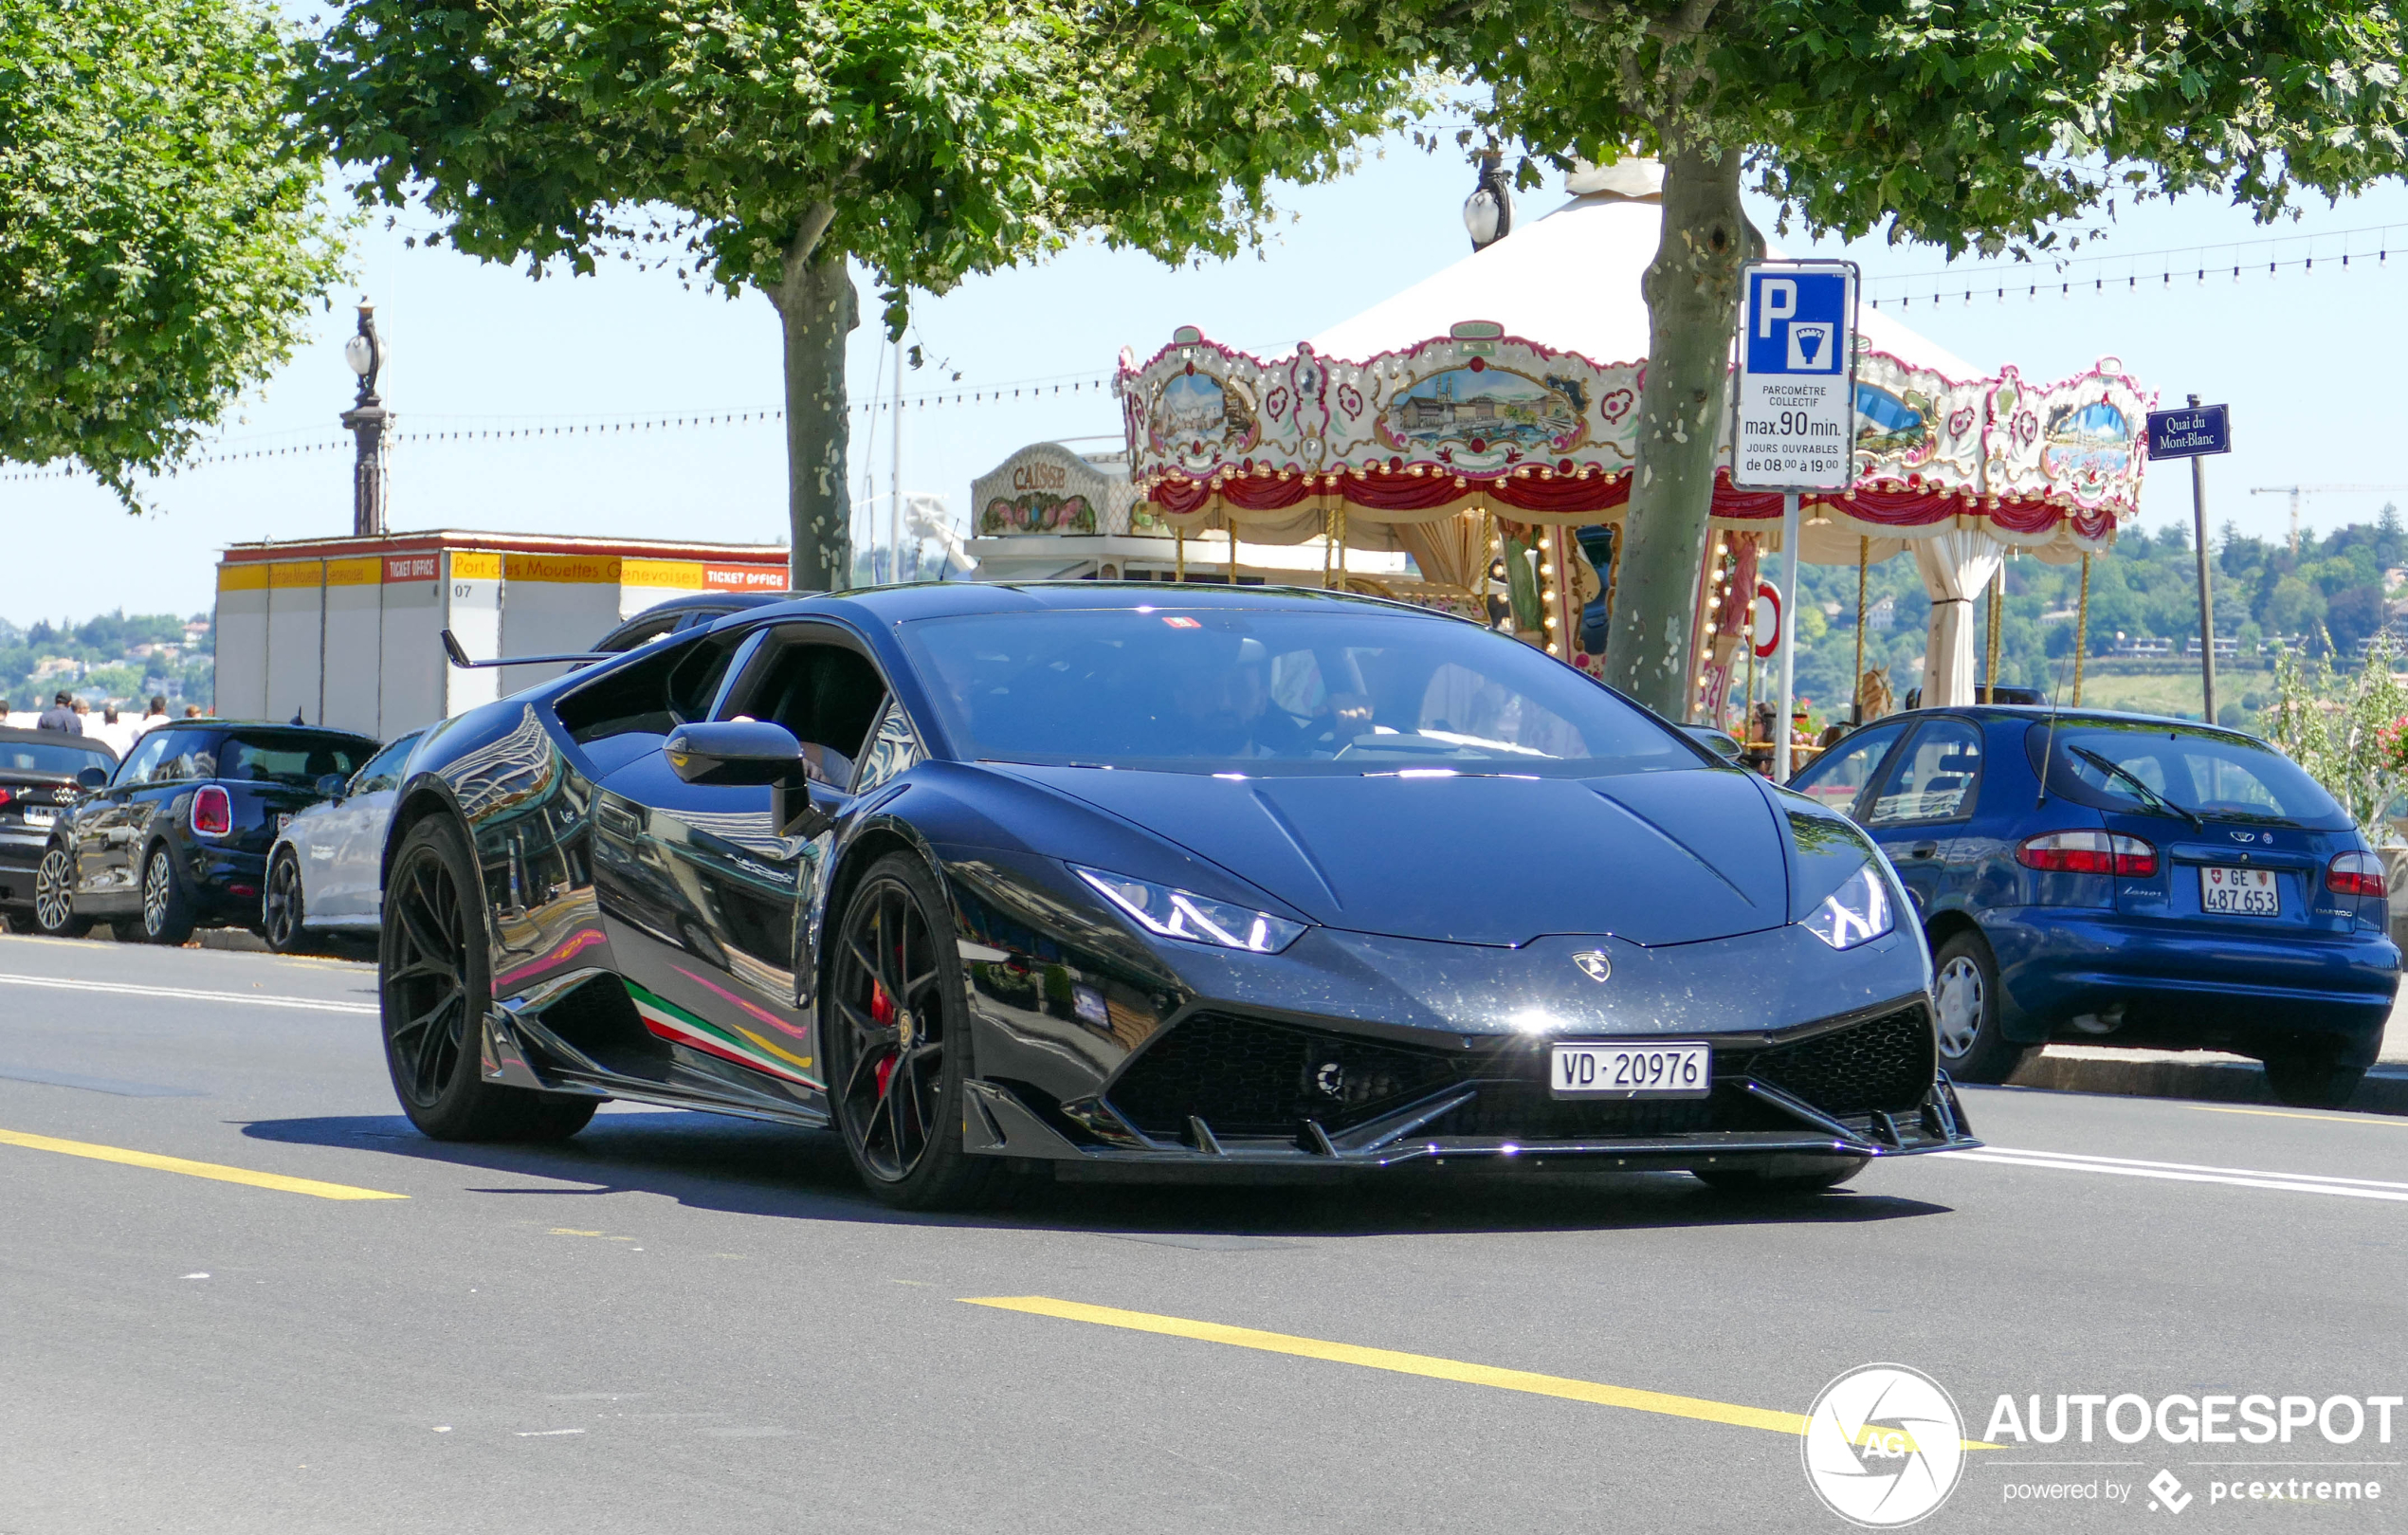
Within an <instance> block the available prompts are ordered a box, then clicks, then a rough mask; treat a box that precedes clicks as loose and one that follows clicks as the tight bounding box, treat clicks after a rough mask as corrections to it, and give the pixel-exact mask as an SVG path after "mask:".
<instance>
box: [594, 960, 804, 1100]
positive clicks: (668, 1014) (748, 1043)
mask: <svg viewBox="0 0 2408 1535" xmlns="http://www.w3.org/2000/svg"><path fill="white" fill-rule="evenodd" d="M627 990H628V996H629V999H630V1000H632V1001H633V1002H634V1003H635V1011H636V1014H637V1015H638V1016H639V1017H641V1018H642V1019H643V1020H644V1027H645V1028H646V1029H648V1030H649V1031H650V1032H652V1033H653V1034H655V1035H657V1036H658V1037H660V1038H662V1039H666V1040H667V1041H669V1042H670V1043H671V1044H675V1045H684V1046H685V1047H686V1048H687V1049H689V1050H699V1051H702V1052H703V1053H704V1054H706V1055H716V1056H718V1057H719V1058H720V1059H721V1060H723V1061H733V1062H735V1063H736V1064H737V1065H739V1066H745V1067H750V1068H752V1069H754V1070H756V1071H765V1072H767V1073H768V1074H769V1075H771V1076H774V1077H776V1078H778V1079H779V1080H781V1081H785V1082H798V1083H801V1084H802V1085H803V1086H804V1087H817V1088H822V1089H825V1087H826V1086H827V1084H825V1083H823V1082H820V1081H819V1080H818V1079H816V1078H814V1077H812V1076H811V1075H810V1074H809V1073H808V1072H807V1071H805V1070H804V1069H803V1068H807V1067H809V1066H810V1065H811V1064H812V1063H811V1058H810V1057H809V1056H804V1055H794V1054H790V1053H789V1052H787V1051H782V1050H779V1049H778V1048H777V1047H776V1046H775V1045H773V1044H771V1043H770V1042H769V1041H767V1040H765V1039H762V1038H759V1037H758V1036H757V1035H755V1034H753V1033H751V1032H748V1031H746V1030H741V1029H736V1030H730V1029H724V1028H721V1026H720V1025H718V1024H715V1023H713V1022H711V1021H710V1020H709V1019H707V1018H703V1017H701V1016H698V1015H697V1014H693V1013H690V1012H688V1011H686V1010H685V1009H684V1008H682V1007H679V1006H678V1005H677V1004H676V1003H674V1002H672V1001H670V1000H669V999H668V998H666V997H665V996H661V995H660V994H659V993H657V992H650V991H647V990H646V989H645V988H643V987H641V986H638V985H637V984H636V983H635V982H633V981H631V980H630V981H628V982H627Z"/></svg>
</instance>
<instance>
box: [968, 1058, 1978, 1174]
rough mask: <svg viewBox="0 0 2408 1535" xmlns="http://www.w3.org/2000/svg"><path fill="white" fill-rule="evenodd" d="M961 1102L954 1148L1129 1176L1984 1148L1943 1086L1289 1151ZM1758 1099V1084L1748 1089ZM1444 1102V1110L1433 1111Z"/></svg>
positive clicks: (1269, 1143)
mask: <svg viewBox="0 0 2408 1535" xmlns="http://www.w3.org/2000/svg"><path fill="white" fill-rule="evenodd" d="M967 1086H968V1088H969V1091H968V1093H967V1094H966V1095H965V1100H966V1101H965V1103H964V1116H963V1118H964V1124H963V1136H962V1139H963V1143H964V1145H965V1146H966V1147H967V1149H969V1150H971V1151H974V1152H981V1153H985V1154H988V1155H991V1156H1002V1157H1031V1158H1037V1159H1041V1160H1052V1161H1078V1162H1096V1163H1124V1164H1129V1165H1133V1166H1208V1167H1243V1166H1249V1165H1252V1166H1264V1167H1268V1166H1286V1167H1309V1166H1322V1167H1335V1166H1356V1167H1386V1166H1391V1165H1395V1164H1397V1163H1401V1162H1409V1161H1424V1160H1444V1159H1447V1158H1450V1157H1461V1158H1491V1159H1502V1158H1533V1159H1541V1158H1550V1157H1562V1158H1579V1159H1587V1160H1599V1159H1614V1160H1619V1161H1623V1162H1630V1161H1633V1160H1635V1161H1640V1162H1644V1163H1648V1164H1652V1165H1669V1166H1696V1165H1703V1164H1709V1163H1711V1162H1713V1161H1715V1160H1718V1159H1720V1158H1722V1157H1725V1156H1728V1157H1733V1158H1738V1159H1742V1160H1747V1159H1753V1158H1759V1157H1766V1156H1781V1155H1807V1156H1825V1157H1830V1156H1838V1157H1869V1158H1880V1157H1913V1156H1922V1155H1925V1154H1926V1153H1929V1152H1934V1151H1968V1150H1972V1149H1974V1148H1976V1147H1978V1146H1979V1145H1980V1144H1981V1142H1979V1141H1978V1140H1976V1139H1975V1138H1974V1136H1973V1134H1972V1131H1971V1128H1970V1126H1968V1124H1966V1121H1965V1117H1964V1109H1963V1106H1961V1104H1959V1103H1958V1101H1957V1094H1956V1089H1955V1087H1953V1086H1952V1085H1951V1084H1950V1083H1949V1081H1948V1079H1947V1078H1946V1077H1945V1076H1944V1075H1943V1076H1941V1077H1940V1078H1939V1079H1938V1080H1937V1081H1935V1082H1934V1083H1933V1085H1932V1089H1931V1092H1930V1093H1929V1094H1928V1095H1927V1096H1926V1097H1925V1100H1924V1103H1923V1104H1922V1106H1920V1107H1919V1108H1918V1109H1917V1110H1916V1111H1915V1112H1914V1113H1913V1114H1911V1115H1906V1116H1897V1115H1889V1114H1873V1115H1870V1116H1857V1117H1860V1118H1862V1119H1863V1120H1864V1125H1863V1127H1862V1128H1861V1129H1860V1128H1858V1127H1857V1126H1856V1125H1855V1124H1852V1123H1849V1122H1847V1121H1841V1120H1834V1119H1832V1118H1831V1117H1829V1116H1827V1115H1824V1114H1822V1113H1820V1112H1819V1111H1817V1110H1815V1109H1812V1108H1809V1107H1807V1106H1804V1105H1801V1104H1798V1103H1797V1100H1795V1099H1792V1098H1789V1097H1788V1096H1787V1095H1786V1094H1782V1093H1779V1091H1778V1090H1775V1089H1765V1090H1764V1093H1763V1095H1764V1096H1765V1098H1766V1101H1767V1102H1768V1103H1770V1104H1771V1105H1772V1106H1776V1107H1779V1108H1782V1109H1784V1110H1786V1111H1788V1112H1790V1113H1792V1114H1793V1115H1794V1116H1795V1117H1797V1118H1798V1119H1799V1121H1800V1124H1799V1128H1798V1131H1797V1132H1790V1131H1784V1130H1710V1131H1699V1132H1694V1133H1687V1134H1679V1135H1664V1136H1648V1137H1631V1138H1625V1139H1616V1138H1613V1137H1599V1138H1595V1139H1583V1140H1566V1141H1546V1140H1527V1139H1521V1138H1507V1137H1497V1136H1415V1135H1414V1134H1413V1133H1412V1129H1413V1127H1411V1126H1407V1127H1404V1128H1401V1129H1399V1128H1397V1127H1396V1126H1397V1122H1398V1121H1401V1120H1406V1119H1409V1118H1410V1119H1416V1120H1418V1122H1419V1123H1421V1124H1428V1123H1430V1122H1432V1121H1433V1120H1435V1119H1438V1118H1440V1117H1442V1116H1443V1115H1444V1114H1445V1113H1446V1112H1447V1111H1448V1110H1450V1109H1451V1108H1452V1107H1454V1106H1455V1102H1456V1101H1455V1100H1454V1099H1453V1098H1452V1096H1451V1094H1448V1095H1440V1099H1433V1100H1432V1101H1431V1102H1429V1103H1427V1104H1424V1105H1417V1106H1413V1107H1409V1108H1407V1109H1404V1110H1400V1111H1399V1112H1398V1113H1397V1114H1396V1115H1392V1116H1390V1117H1389V1119H1387V1120H1385V1121H1378V1122H1375V1123H1373V1124H1366V1125H1359V1126H1357V1127H1355V1128H1354V1129H1352V1130H1349V1131H1347V1132H1346V1133H1344V1134H1342V1135H1339V1136H1335V1137H1333V1136H1331V1135H1330V1134H1328V1133H1327V1132H1325V1131H1323V1130H1322V1128H1321V1126H1319V1125H1318V1124H1314V1123H1312V1122H1311V1121H1306V1122H1305V1124H1304V1133H1303V1134H1301V1135H1300V1136H1299V1137H1298V1138H1297V1139H1296V1140H1294V1141H1287V1140H1279V1139H1266V1138H1244V1139H1240V1138H1234V1137H1231V1138H1223V1137H1219V1136H1216V1135H1214V1134H1213V1132H1212V1129H1211V1127H1210V1126H1209V1125H1203V1124H1197V1125H1195V1129H1194V1131H1193V1142H1192V1143H1191V1142H1177V1141H1164V1140H1161V1139H1159V1138H1158V1137H1152V1136H1146V1135H1143V1134H1140V1133H1138V1132H1136V1131H1135V1130H1127V1131H1126V1133H1125V1137H1124V1139H1122V1141H1121V1142H1120V1143H1117V1144H1115V1143H1096V1144H1082V1143H1080V1142H1074V1141H1072V1140H1070V1139H1069V1138H1068V1137H1067V1136H1066V1135H1064V1134H1063V1133H1062V1132H1061V1131H1060V1130H1058V1129H1056V1128H1055V1127H1054V1126H1053V1125H1052V1124H1049V1123H1048V1122H1047V1121H1046V1120H1045V1119H1043V1118H1041V1117H1040V1116H1039V1115H1038V1114H1036V1113H1035V1112H1034V1111H1033V1110H1031V1108H1030V1107H1029V1106H1027V1105H1026V1104H1024V1103H1022V1102H1021V1101H1020V1099H1019V1098H1018V1097H1017V1096H1016V1095H1014V1094H1013V1093H1012V1091H1011V1089H1010V1088H1008V1087H1002V1086H1000V1085H998V1084H995V1083H991V1082H972V1083H970V1084H968V1085H967ZM1753 1086H1754V1087H1759V1088H1760V1087H1761V1085H1760V1084H1756V1085H1753ZM1441 1100H1444V1101H1441Z"/></svg>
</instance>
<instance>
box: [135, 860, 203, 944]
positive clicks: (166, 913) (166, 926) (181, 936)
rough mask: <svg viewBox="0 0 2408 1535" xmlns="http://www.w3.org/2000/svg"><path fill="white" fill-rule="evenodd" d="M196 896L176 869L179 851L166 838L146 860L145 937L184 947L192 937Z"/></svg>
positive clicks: (143, 906)
mask: <svg viewBox="0 0 2408 1535" xmlns="http://www.w3.org/2000/svg"><path fill="white" fill-rule="evenodd" d="M192 925H193V923H192V892H190V891H188V890H187V889H185V887H184V876H183V875H182V874H181V873H179V872H178V871H177V870H176V868H175V855H174V854H173V853H172V852H170V851H169V850H168V847H167V844H166V843H164V842H162V843H160V844H158V845H157V846H156V847H154V848H153V849H152V850H151V852H150V856H149V857H147V858H145V859H143V860H142V937H143V939H144V941H148V942H152V943H158V944H163V945H165V946H166V947H168V948H172V949H173V948H181V947H183V946H184V945H185V944H186V943H188V942H190V941H192Z"/></svg>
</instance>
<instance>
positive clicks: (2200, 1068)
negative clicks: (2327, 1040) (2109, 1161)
mask: <svg viewBox="0 0 2408 1535" xmlns="http://www.w3.org/2000/svg"><path fill="white" fill-rule="evenodd" d="M2005 1085H2006V1086H2008V1087H2040V1088H2045V1089H2047V1090H2049V1091H2052V1092H2087V1093H2101V1094H2107V1095H2109V1096H2114V1097H2122V1098H2192V1099H2198V1100H2201V1101H2204V1102H2207V1103H2216V1104H2273V1103H2274V1102H2275V1101H2276V1100H2275V1098H2274V1095H2273V1094H2272V1093H2271V1092H2270V1091H2268V1090H2267V1087H2266V1072H2265V1069H2263V1068H2261V1067H2260V1066H2259V1065H2258V1064H2257V1063H2256V1062H2254V1061H2241V1060H2235V1059H2233V1058H2231V1057H2229V1056H2224V1057H2217V1056H2206V1057H2202V1056H2199V1055H2178V1054H2173V1053H2169V1052H2166V1051H2107V1050H2089V1049H2087V1048H2085V1049H2083V1050H2082V1051H2081V1053H2078V1054H2077V1053H2074V1052H2072V1051H2065V1050H2062V1049H2057V1048H2052V1049H2050V1050H2047V1051H2042V1052H2041V1053H2039V1054H2037V1055H2034V1056H2032V1057H2031V1058H2029V1059H2028V1060H2026V1061H2025V1062H2024V1063H2023V1065H2022V1066H2021V1067H2020V1068H2018V1069H2016V1073H2015V1075H2013V1076H2011V1077H2009V1078H2007V1080H2006V1084H2005ZM2342 1107H2343V1108H2344V1109H2345V1110H2347V1111H2349V1112H2353V1113H2360V1114H2400V1115H2408V1065H2402V1064H2400V1063H2399V1062H2396V1061H2385V1062H2381V1063H2380V1064H2378V1065H2376V1066H2372V1067H2369V1068H2368V1069H2367V1070H2366V1079H2365V1080H2364V1081H2363V1082H2361V1083H2360V1084H2359V1085H2358V1090H2357V1092H2355V1093H2353V1094H2352V1095H2351V1096H2350V1100H2349V1102H2348V1103H2346V1104H2344V1105H2343V1106H2342Z"/></svg>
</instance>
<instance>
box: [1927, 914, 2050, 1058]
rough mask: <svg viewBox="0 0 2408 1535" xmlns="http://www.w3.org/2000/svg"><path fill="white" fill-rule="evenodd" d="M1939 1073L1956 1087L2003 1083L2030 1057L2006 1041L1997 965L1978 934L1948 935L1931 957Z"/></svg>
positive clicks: (2027, 1049)
mask: <svg viewBox="0 0 2408 1535" xmlns="http://www.w3.org/2000/svg"><path fill="white" fill-rule="evenodd" d="M1931 971H1932V992H1933V994H1934V997H1935V999H1936V1000H1937V1001H1938V1003H1939V1004H1940V1011H1939V1016H1938V1018H1937V1019H1936V1020H1935V1023H1936V1026H1937V1032H1938V1034H1939V1043H1940V1069H1942V1070H1943V1071H1945V1072H1947V1073H1948V1077H1949V1080H1950V1081H1953V1082H2004V1081H2006V1080H2007V1078H2009V1077H2011V1076H2013V1075H2015V1071H2016V1067H2019V1066H2021V1065H2022V1064H2023V1059H2024V1057H2025V1056H2027V1055H2029V1054H2031V1053H2032V1048H2031V1047H2030V1046H2028V1045H2018V1044H2016V1043H2015V1042H2014V1041H2012V1040H2010V1039H2008V1038H2007V1037H2006V1034H2005V1030H2004V1026H2003V1025H2002V1023H2001V1022H2000V1020H1999V1017H1998V1013H1999V1007H1998V1000H1999V998H1998V960H1997V959H1993V958H1991V955H1990V945H1989V944H1988V943H1986V942H1984V941H1982V938H1981V935H1980V934H1979V933H1975V932H1958V933H1953V934H1951V935H1949V938H1948V941H1946V942H1944V943H1943V944H1941V945H1940V947H1939V949H1938V950H1937V951H1935V952H1934V953H1933V954H1932V957H1931Z"/></svg>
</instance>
